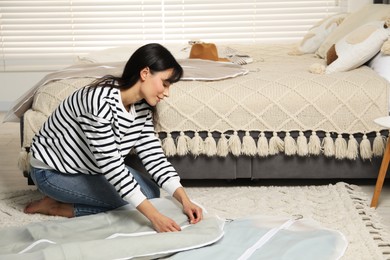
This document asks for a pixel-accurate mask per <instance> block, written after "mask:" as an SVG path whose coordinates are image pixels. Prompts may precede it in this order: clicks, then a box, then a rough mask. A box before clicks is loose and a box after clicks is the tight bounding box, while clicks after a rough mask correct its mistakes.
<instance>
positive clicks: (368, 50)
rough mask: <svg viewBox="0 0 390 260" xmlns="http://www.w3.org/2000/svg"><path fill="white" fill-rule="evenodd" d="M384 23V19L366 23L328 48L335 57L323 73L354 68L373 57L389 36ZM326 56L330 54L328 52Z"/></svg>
mask: <svg viewBox="0 0 390 260" xmlns="http://www.w3.org/2000/svg"><path fill="white" fill-rule="evenodd" d="M384 24H385V22H384V21H374V22H369V23H366V24H364V25H362V26H360V27H358V28H357V29H355V30H353V31H352V32H350V33H349V34H347V35H346V36H344V37H343V38H342V39H341V40H339V41H338V42H337V43H336V44H335V48H331V49H330V50H329V51H332V49H334V50H335V51H336V56H335V57H336V59H335V60H334V61H332V62H331V63H330V64H329V65H328V67H327V68H326V70H325V73H333V72H341V71H348V70H351V69H355V68H357V67H359V66H361V65H363V64H364V63H366V62H367V61H369V60H370V59H371V58H372V57H374V56H375V54H377V53H378V52H379V51H380V49H381V47H382V45H383V43H384V42H385V41H386V40H387V38H388V36H389V29H386V28H385V27H384ZM328 56H332V55H329V53H328ZM328 63H329V62H328Z"/></svg>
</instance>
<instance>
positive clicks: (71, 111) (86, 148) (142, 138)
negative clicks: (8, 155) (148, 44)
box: [31, 87, 181, 206]
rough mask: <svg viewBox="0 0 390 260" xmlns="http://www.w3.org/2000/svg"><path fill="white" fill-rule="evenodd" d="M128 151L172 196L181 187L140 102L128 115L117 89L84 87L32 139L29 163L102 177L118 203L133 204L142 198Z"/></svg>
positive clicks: (71, 96)
mask: <svg viewBox="0 0 390 260" xmlns="http://www.w3.org/2000/svg"><path fill="white" fill-rule="evenodd" d="M133 148H134V149H135V152H136V153H137V154H138V156H139V158H140V159H141V161H142V163H143V165H144V166H145V168H146V170H147V171H148V172H149V173H150V174H151V175H152V177H153V179H154V180H155V181H156V182H157V183H158V185H159V186H160V187H162V188H163V189H165V190H166V191H167V192H168V193H169V194H171V195H172V194H173V193H174V191H175V190H176V189H177V188H178V187H181V184H180V178H179V176H178V175H177V173H176V171H175V169H174V168H173V166H172V165H171V164H170V163H169V162H168V161H167V159H166V157H165V155H164V153H163V150H162V148H161V144H160V141H159V140H158V138H157V137H156V136H155V132H154V126H153V121H152V111H151V109H150V106H149V105H148V104H147V103H146V102H145V101H143V100H142V101H139V102H137V103H136V104H134V106H133V108H132V109H131V110H130V112H127V111H126V109H125V108H124V106H123V104H122V100H121V96H120V91H119V90H118V89H116V88H112V87H96V88H89V87H84V88H81V89H80V90H78V91H76V92H74V93H73V94H72V95H70V96H69V97H68V98H67V99H65V100H64V101H63V102H62V103H61V104H60V105H59V106H58V108H57V109H56V110H55V111H54V112H53V114H52V115H51V116H49V118H48V120H47V121H46V122H45V123H44V124H43V126H42V128H41V129H40V131H39V132H38V134H37V135H36V136H35V137H34V138H33V143H32V146H31V151H32V157H33V159H32V160H31V162H32V163H31V164H32V166H35V167H36V166H37V165H34V162H35V164H37V162H39V163H40V162H42V163H44V165H45V166H48V167H49V168H52V169H55V170H57V171H59V172H62V173H69V174H77V173H84V174H92V175H94V174H104V176H105V177H106V178H107V180H108V181H109V182H110V183H111V184H112V185H113V186H114V187H115V189H116V190H117V191H118V193H119V194H120V195H121V197H122V198H123V199H125V200H126V201H128V202H129V203H131V204H132V205H134V206H138V205H139V204H140V203H141V202H142V201H143V200H144V199H145V196H144V195H143V194H142V192H141V190H140V187H139V185H138V184H137V182H136V180H135V179H134V177H133V176H132V175H131V173H130V172H129V171H128V170H127V168H126V167H125V164H124V158H125V157H126V156H127V155H128V153H129V152H130V150H131V149H133ZM39 163H38V166H39Z"/></svg>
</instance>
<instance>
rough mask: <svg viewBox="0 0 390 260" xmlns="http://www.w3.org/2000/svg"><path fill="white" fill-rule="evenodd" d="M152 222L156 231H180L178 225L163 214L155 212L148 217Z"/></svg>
mask: <svg viewBox="0 0 390 260" xmlns="http://www.w3.org/2000/svg"><path fill="white" fill-rule="evenodd" d="M150 222H152V225H153V228H154V229H155V230H156V231H157V232H176V231H181V228H180V226H179V225H178V224H177V223H176V222H175V221H174V220H173V219H171V218H168V217H166V216H164V215H163V214H160V213H159V214H157V215H156V216H154V217H153V219H150Z"/></svg>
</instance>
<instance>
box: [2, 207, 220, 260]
mask: <svg viewBox="0 0 390 260" xmlns="http://www.w3.org/2000/svg"><path fill="white" fill-rule="evenodd" d="M151 201H152V203H153V204H154V205H155V206H156V207H157V208H158V209H159V210H160V212H161V213H163V214H165V215H167V216H169V217H171V218H172V219H174V220H175V221H176V222H177V223H178V224H179V225H180V226H182V227H185V226H187V225H188V218H187V216H186V215H184V214H183V213H182V209H181V206H180V205H179V204H178V203H177V202H176V201H174V200H170V199H154V200H151ZM223 223H224V221H223V220H221V219H219V218H216V217H207V216H206V218H205V219H204V220H203V221H201V222H200V223H198V224H196V225H189V226H188V227H186V228H184V229H183V230H182V232H174V233H156V232H155V231H154V230H153V228H152V226H151V225H150V222H149V221H148V220H147V219H146V218H145V217H144V216H143V215H142V214H141V213H139V212H138V211H137V210H135V209H131V208H130V207H129V206H125V207H122V208H121V209H118V210H115V211H111V212H108V213H101V214H97V215H90V216H85V217H79V218H74V219H67V220H60V221H50V222H40V223H33V224H30V225H27V226H26V227H22V228H20V227H13V228H6V229H3V230H1V237H0V259H7V260H13V259H29V260H34V259H37V260H38V259H39V260H42V259H48V260H53V259H56V260H62V259H69V260H76V259H83V260H86V259H93V260H96V259H105V260H108V259H118V258H124V259H134V258H140V257H145V256H148V257H147V258H148V259H153V258H156V257H159V256H161V255H166V254H171V253H173V252H177V251H180V250H183V249H187V248H193V247H199V246H204V245H208V244H210V243H214V242H215V241H217V240H219V239H220V238H221V237H222V236H223ZM123 234H124V235H123ZM129 234H131V235H133V236H130V235H129ZM134 235H136V236H134ZM37 242H38V243H37ZM33 243H37V244H36V245H35V246H33V247H32V245H33ZM29 247H31V249H29ZM22 251H23V252H24V253H22V254H18V253H19V252H22Z"/></svg>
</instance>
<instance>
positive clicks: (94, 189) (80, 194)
mask: <svg viewBox="0 0 390 260" xmlns="http://www.w3.org/2000/svg"><path fill="white" fill-rule="evenodd" d="M127 168H128V169H129V171H130V172H131V173H132V174H133V176H134V178H135V179H136V181H137V182H138V184H139V185H140V187H141V191H142V192H143V193H144V194H145V196H146V197H147V198H148V199H151V198H158V197H160V188H159V187H158V186H157V184H156V183H155V182H153V181H152V180H151V179H150V178H147V177H146V176H144V175H143V174H142V173H140V172H138V171H136V170H134V169H132V168H131V167H128V166H127ZM30 176H31V179H32V180H33V182H34V184H35V185H36V186H37V187H38V189H39V191H40V192H42V193H43V194H45V195H46V196H48V197H50V198H52V199H55V200H57V201H60V202H63V203H69V204H73V206H74V216H75V217H78V216H84V215H90V214H96V213H99V212H104V211H108V210H113V209H116V208H118V207H121V206H124V205H126V204H128V202H127V201H125V200H123V199H122V198H121V197H120V196H119V193H118V192H117V191H116V190H115V188H114V186H112V185H111V184H110V183H109V182H108V181H107V179H106V178H105V177H104V175H87V174H64V173H60V172H58V171H55V170H48V169H39V168H34V167H31V171H30Z"/></svg>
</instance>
